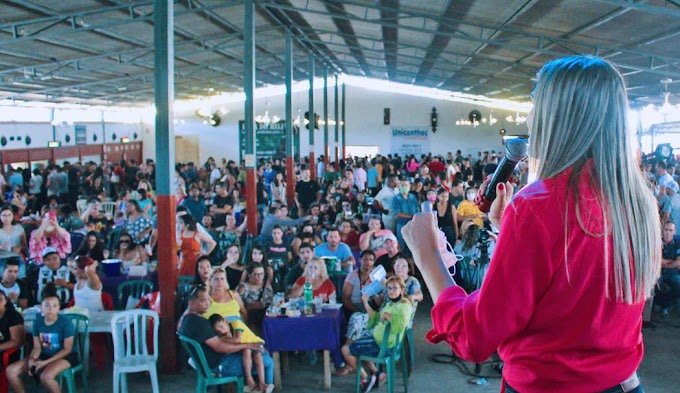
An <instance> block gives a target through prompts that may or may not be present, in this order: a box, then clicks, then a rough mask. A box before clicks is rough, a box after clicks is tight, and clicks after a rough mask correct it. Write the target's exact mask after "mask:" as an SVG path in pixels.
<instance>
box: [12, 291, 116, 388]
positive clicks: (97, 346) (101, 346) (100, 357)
mask: <svg viewBox="0 0 680 393" xmlns="http://www.w3.org/2000/svg"><path fill="white" fill-rule="evenodd" d="M75 302H76V299H75V298H71V301H70V302H68V305H67V306H66V307H67V308H69V307H73V306H74V305H75ZM102 306H104V310H107V311H111V310H113V297H111V295H109V294H108V293H106V292H104V291H102ZM107 340H108V333H90V349H91V350H92V353H93V354H94V364H95V366H97V369H99V370H104V368H105V367H104V363H105V361H106V358H107V356H108V353H109V350H108V345H107ZM0 393H2V392H0Z"/></svg>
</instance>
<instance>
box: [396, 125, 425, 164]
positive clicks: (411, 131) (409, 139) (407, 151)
mask: <svg viewBox="0 0 680 393" xmlns="http://www.w3.org/2000/svg"><path fill="white" fill-rule="evenodd" d="M429 152H430V131H429V130H427V129H422V128H393V129H392V149H391V151H390V153H392V154H394V153H398V154H399V155H400V156H402V157H406V156H408V155H411V154H413V155H415V156H416V157H418V158H420V155H421V154H427V153H429Z"/></svg>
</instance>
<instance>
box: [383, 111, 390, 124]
mask: <svg viewBox="0 0 680 393" xmlns="http://www.w3.org/2000/svg"><path fill="white" fill-rule="evenodd" d="M383 124H384V125H386V126H388V125H389V124H390V108H385V109H383Z"/></svg>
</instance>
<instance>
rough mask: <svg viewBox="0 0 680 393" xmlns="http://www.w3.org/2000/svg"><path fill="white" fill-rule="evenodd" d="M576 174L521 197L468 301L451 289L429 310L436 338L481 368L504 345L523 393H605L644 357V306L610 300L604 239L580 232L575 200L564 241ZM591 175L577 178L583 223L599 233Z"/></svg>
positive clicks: (508, 367) (510, 376)
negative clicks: (481, 280) (478, 286)
mask: <svg viewBox="0 0 680 393" xmlns="http://www.w3.org/2000/svg"><path fill="white" fill-rule="evenodd" d="M586 172H587V171H586ZM570 174H571V169H569V170H567V171H565V172H564V173H562V174H560V175H558V176H556V177H554V178H552V179H549V180H546V181H541V182H536V183H534V184H532V185H530V186H528V187H526V188H525V189H524V190H522V191H521V192H520V193H518V194H517V195H516V196H515V198H514V199H513V202H512V204H511V205H510V206H509V207H508V209H507V210H506V212H505V214H504V216H503V223H502V229H501V233H500V236H499V238H498V242H497V244H496V248H495V251H494V253H493V258H492V262H491V264H490V267H489V270H488V273H487V275H486V278H485V280H484V284H483V285H482V288H481V289H480V290H479V291H475V292H473V293H471V294H470V295H467V294H466V293H465V291H463V290H462V289H461V288H459V287H451V288H448V289H447V290H445V291H444V292H443V293H442V294H441V296H440V297H439V299H438V301H437V304H436V305H435V307H434V308H433V309H432V322H433V330H432V331H430V332H429V333H428V336H427V338H428V340H429V341H430V342H432V343H437V342H440V341H442V340H444V341H446V342H448V343H449V345H450V346H451V348H452V349H453V350H454V351H455V353H456V354H457V355H458V356H460V357H462V358H464V359H467V360H470V361H475V362H482V361H484V360H486V359H487V358H488V357H489V356H490V355H491V354H492V353H493V352H494V351H495V350H496V349H498V352H499V354H500V356H501V358H502V359H503V361H504V362H505V365H504V368H503V378H504V380H505V381H506V382H507V383H508V384H509V385H510V386H512V387H513V388H514V389H516V390H517V391H519V392H521V393H538V392H540V393H544V392H551V393H561V392H565V393H566V392H570V393H571V392H600V391H603V390H606V389H608V388H610V387H612V386H615V385H617V384H619V383H621V382H623V381H624V380H626V379H627V378H628V377H630V376H631V375H632V374H633V372H634V371H635V370H636V369H637V367H638V365H639V364H640V362H641V361H642V355H643V345H642V334H641V329H642V308H643V303H639V304H635V305H625V304H622V303H618V302H615V301H610V300H607V299H606V297H605V288H606V285H605V279H604V266H603V263H602V261H603V259H604V238H603V237H595V236H590V235H587V234H586V233H585V232H584V231H583V229H581V227H580V226H579V224H578V222H577V218H576V214H575V207H574V202H573V199H571V198H570V203H569V209H568V219H567V227H568V229H569V230H568V233H567V235H566V237H565V229H564V216H565V211H567V210H566V209H565V207H566V206H565V205H566V203H567V198H566V192H567V181H568V178H569V175H570ZM588 176H589V175H588V174H587V173H586V174H584V175H582V176H581V177H580V179H579V189H580V193H581V195H580V202H579V203H580V209H581V218H582V221H583V224H584V226H586V228H588V229H589V230H590V231H591V232H594V233H598V232H599V233H602V224H603V221H602V212H601V210H600V208H599V207H598V205H597V203H596V199H595V197H594V194H593V192H592V191H591V190H590V189H589V188H588V186H587V179H588ZM610 239H611V237H610ZM609 244H610V252H609V255H610V256H611V255H613V252H612V247H611V241H610V243H609ZM565 245H566V247H567V249H568V253H567V254H566V256H567V261H566V262H568V270H569V277H567V264H565ZM610 260H611V259H610ZM610 266H611V267H610V272H613V270H612V269H613V262H610ZM631 270H632V269H631ZM612 274H613V273H612ZM610 276H611V275H610Z"/></svg>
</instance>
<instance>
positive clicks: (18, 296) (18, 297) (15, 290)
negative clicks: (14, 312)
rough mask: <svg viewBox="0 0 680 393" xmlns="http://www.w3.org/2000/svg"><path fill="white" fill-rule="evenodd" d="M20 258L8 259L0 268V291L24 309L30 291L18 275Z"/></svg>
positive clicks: (27, 302)
mask: <svg viewBox="0 0 680 393" xmlns="http://www.w3.org/2000/svg"><path fill="white" fill-rule="evenodd" d="M20 264H21V262H20V260H19V259H17V258H13V259H8V260H7V262H5V266H4V268H3V270H2V281H0V292H2V293H4V294H5V295H6V296H7V299H8V300H9V301H10V302H11V303H13V304H15V305H17V306H19V307H21V308H22V309H25V308H26V307H28V305H29V304H30V303H32V302H31V301H30V299H29V297H30V295H31V291H30V290H29V289H28V287H27V286H26V283H25V282H24V281H23V280H21V279H20V278H18V277H19V265H20Z"/></svg>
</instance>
